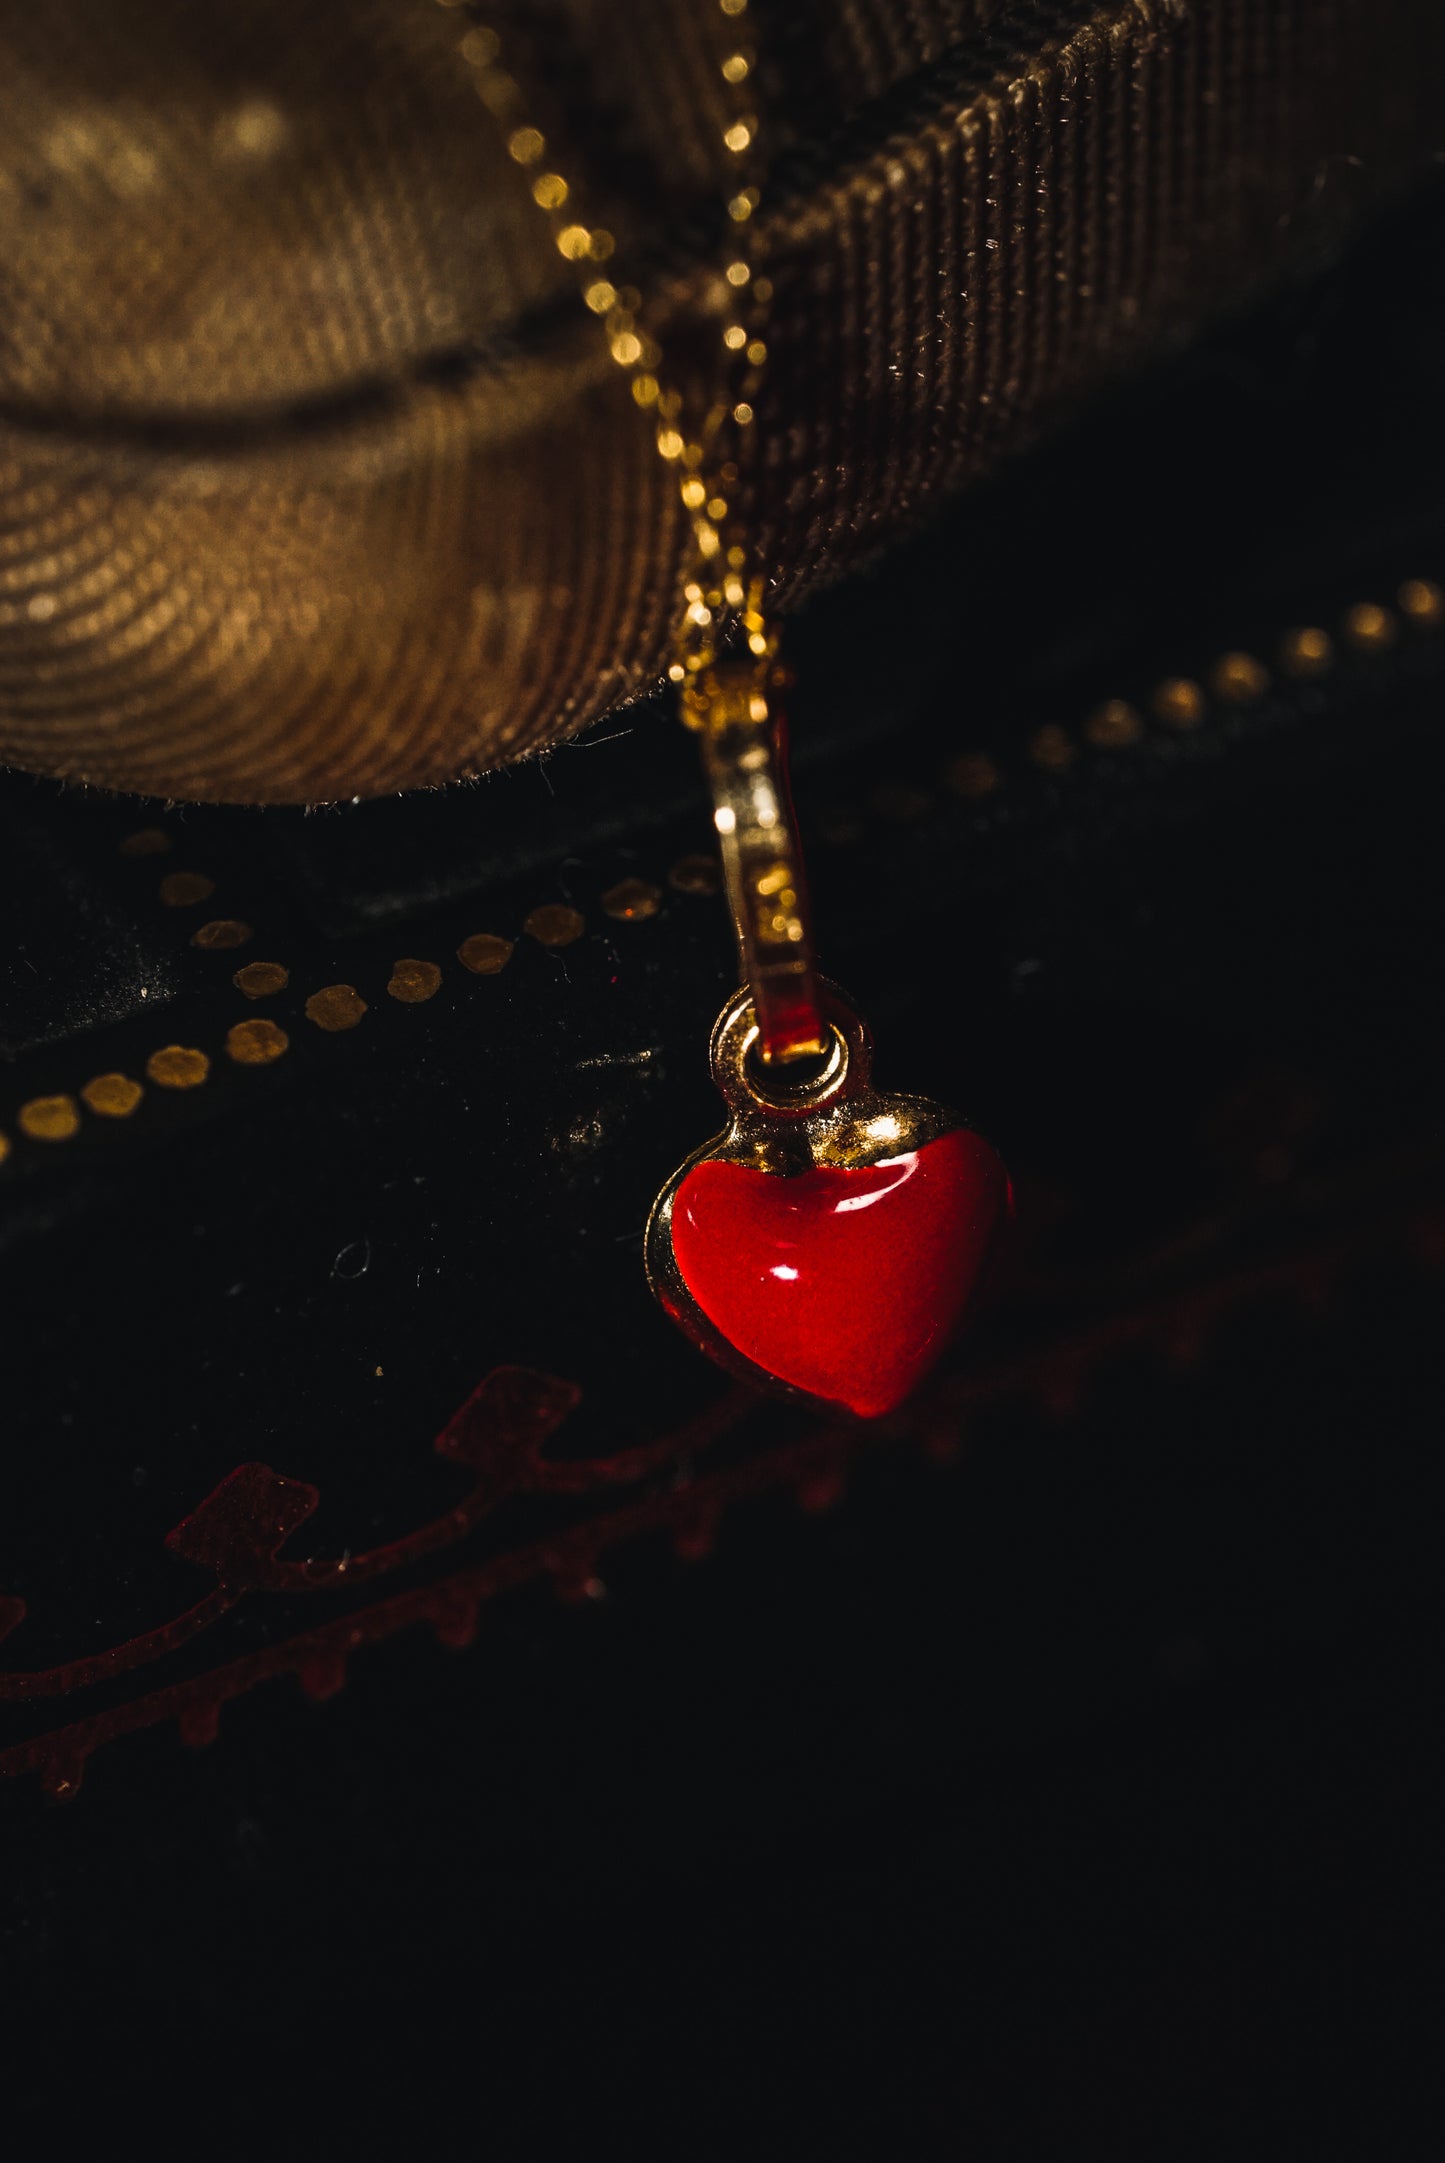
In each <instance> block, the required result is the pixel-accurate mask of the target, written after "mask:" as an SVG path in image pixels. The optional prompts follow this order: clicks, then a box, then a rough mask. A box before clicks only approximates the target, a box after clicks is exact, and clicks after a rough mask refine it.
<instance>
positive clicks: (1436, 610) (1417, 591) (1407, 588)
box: [1395, 578, 1445, 629]
mask: <svg viewBox="0 0 1445 2163" xmlns="http://www.w3.org/2000/svg"><path fill="white" fill-rule="evenodd" d="M1395 599H1396V600H1397V601H1398V602H1399V604H1400V608H1401V611H1402V612H1403V614H1405V615H1406V616H1408V617H1409V619H1410V621H1411V623H1413V624H1418V625H1419V626H1420V627H1421V628H1422V629H1429V628H1431V627H1433V626H1434V625H1435V624H1437V623H1445V592H1442V591H1441V589H1440V587H1439V586H1437V585H1436V583H1435V581H1434V579H1433V578H1407V579H1406V581H1405V583H1404V585H1403V586H1402V587H1401V588H1400V590H1399V592H1398V593H1397V594H1396V596H1395Z"/></svg>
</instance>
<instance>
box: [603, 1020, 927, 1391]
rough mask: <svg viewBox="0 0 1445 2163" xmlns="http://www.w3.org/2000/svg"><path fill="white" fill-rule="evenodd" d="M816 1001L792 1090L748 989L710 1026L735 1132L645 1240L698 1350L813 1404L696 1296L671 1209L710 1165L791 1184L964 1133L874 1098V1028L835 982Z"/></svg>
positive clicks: (655, 1285)
mask: <svg viewBox="0 0 1445 2163" xmlns="http://www.w3.org/2000/svg"><path fill="white" fill-rule="evenodd" d="M817 996H818V1003H819V1010H820V1013H821V1016H822V1021H823V1045H822V1050H821V1053H820V1062H819V1063H818V1064H817V1065H815V1066H814V1067H813V1068H811V1069H810V1071H809V1072H808V1073H807V1074H806V1075H805V1076H804V1077H802V1078H801V1079H798V1078H795V1079H793V1080H791V1081H790V1080H789V1078H788V1074H787V1070H786V1069H783V1070H782V1071H781V1072H779V1071H777V1070H776V1069H768V1068H765V1067H764V1066H763V1065H762V1063H761V1059H760V1056H759V1055H760V1049H761V1043H762V1033H761V1027H760V1024H759V1019H758V1013H757V1009H756V1006H755V1005H754V1002H753V998H752V995H751V993H750V992H749V991H748V990H747V989H746V988H744V989H743V990H740V991H737V992H735V993H734V994H733V996H732V998H731V999H729V1001H728V1003H727V1005H726V1006H725V1007H724V1008H723V1010H722V1012H721V1014H720V1015H719V1016H718V1018H717V1021H716V1023H715V1024H714V1026H713V1032H712V1041H711V1044H710V1045H709V1050H708V1056H709V1060H710V1062H711V1066H712V1078H713V1081H714V1083H715V1084H716V1086H717V1088H718V1091H719V1093H720V1094H721V1096H722V1098H723V1101H724V1103H725V1104H726V1105H727V1108H728V1113H729V1119H728V1124H727V1125H726V1126H725V1127H724V1128H723V1130H722V1132H721V1133H720V1134H716V1135H714V1136H713V1138H712V1140H711V1141H708V1142H704V1144H703V1146H702V1147H701V1148H700V1149H695V1150H694V1151H693V1153H692V1155H691V1156H690V1157H688V1158H687V1159H686V1161H685V1162H684V1163H682V1164H680V1165H679V1166H678V1168H677V1170H676V1171H675V1172H674V1173H673V1175H672V1177H671V1178H670V1179H669V1180H668V1182H667V1184H666V1186H665V1187H664V1188H663V1190H662V1192H661V1193H660V1194H659V1195H658V1197H657V1200H656V1201H655V1202H654V1203H653V1205H652V1212H651V1214H650V1216H649V1217H648V1220H647V1230H646V1233H645V1235H644V1239H643V1257H644V1261H645V1263H646V1267H647V1281H648V1283H649V1284H650V1285H651V1287H652V1290H653V1292H654V1294H655V1296H656V1297H657V1299H658V1300H659V1301H660V1302H661V1304H662V1305H663V1307H664V1308H665V1309H666V1310H667V1312H668V1314H670V1315H671V1317H672V1319H673V1320H674V1321H675V1322H676V1323H677V1324H678V1326H679V1327H680V1328H681V1329H682V1330H683V1331H684V1333H685V1334H686V1335H687V1336H689V1337H690V1338H691V1339H692V1341H693V1343H694V1344H695V1345H697V1347H698V1348H699V1350H701V1351H704V1352H706V1353H708V1354H709V1356H710V1357H711V1358H713V1359H715V1360H716V1361H717V1362H718V1364H719V1365H720V1366H721V1367H724V1368H725V1369H726V1370H727V1371H728V1372H729V1373H730V1374H734V1375H736V1376H737V1377H738V1378H739V1380H741V1381H745V1382H751V1383H754V1384H758V1383H766V1384H767V1386H768V1387H769V1388H770V1389H772V1390H773V1391H775V1392H777V1393H779V1394H782V1395H784V1396H788V1397H795V1398H806V1395H807V1393H806V1392H805V1391H801V1390H794V1389H791V1388H788V1387H787V1386H786V1385H784V1384H782V1383H780V1382H779V1381H778V1380H777V1378H776V1376H774V1375H772V1374H770V1373H768V1371H767V1370H766V1369H765V1368H761V1367H759V1366H757V1365H756V1364H755V1363H754V1362H753V1361H752V1360H750V1359H748V1358H747V1357H746V1355H745V1354H743V1353H742V1352H740V1351H739V1350H738V1349H737V1347H736V1345H734V1344H732V1343H730V1342H729V1341H728V1339H727V1338H725V1337H724V1336H723V1335H722V1334H721V1332H720V1331H719V1330H718V1329H717V1328H716V1327H715V1325H714V1324H713V1323H712V1322H711V1321H710V1320H709V1319H708V1317H707V1316H706V1315H705V1314H704V1313H703V1311H702V1309H701V1308H700V1307H699V1306H698V1304H697V1301H696V1300H695V1299H694V1298H693V1296H692V1294H691V1292H690V1291H689V1290H688V1287H687V1284H686V1282H685V1280H684V1278H683V1275H682V1272H681V1271H680V1270H679V1268H678V1266H677V1258H676V1254H675V1252H674V1249H673V1240H672V1214H673V1205H674V1203H675V1201H676V1199H677V1194H678V1190H679V1188H680V1187H681V1185H682V1183H683V1181H684V1180H685V1179H686V1177H687V1175H688V1173H689V1172H690V1171H692V1170H693V1168H694V1166H696V1165H698V1164H703V1163H707V1162H708V1161H710V1160H715V1161H720V1162H724V1163H732V1164H741V1165H744V1166H746V1167H747V1169H748V1170H750V1171H759V1172H771V1173H776V1174H779V1175H781V1176H783V1177H787V1176H789V1175H791V1174H795V1173H798V1172H807V1171H812V1170H813V1169H815V1168H816V1167H817V1166H819V1165H828V1166H831V1167H833V1168H834V1169H837V1170H857V1169H859V1168H860V1167H862V1166H864V1165H869V1164H876V1163H877V1162H878V1161H879V1160H880V1159H881V1158H885V1157H897V1156H902V1155H905V1154H907V1152H909V1151H910V1150H916V1149H922V1148H924V1147H925V1146H926V1145H927V1144H928V1143H929V1142H932V1141H937V1139H938V1137H939V1136H940V1135H941V1134H948V1133H951V1132H953V1130H954V1129H955V1128H958V1127H962V1126H964V1125H966V1123H967V1122H966V1121H965V1120H963V1119H962V1118H960V1117H959V1115H958V1114H957V1113H956V1112H952V1111H949V1110H948V1109H947V1108H946V1107H945V1106H943V1105H941V1104H935V1103H934V1102H933V1101H932V1099H931V1098H928V1097H909V1096H891V1095H882V1094H880V1093H879V1092H878V1091H877V1090H875V1089H874V1087H873V1081H872V1071H873V1040H872V1038H871V1036H870V1035H869V1033H868V1028H867V1025H866V1023H864V1022H863V1021H862V1020H861V1019H860V1017H859V1016H858V1014H857V1013H856V1012H855V1011H854V1008H853V1006H852V1004H851V1003H850V1001H849V1000H848V999H847V998H846V997H845V996H844V994H843V993H842V992H841V991H840V990H839V989H838V987H837V985H836V984H830V983H829V982H828V981H827V980H826V978H819V979H818V982H817Z"/></svg>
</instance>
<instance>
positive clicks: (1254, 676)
mask: <svg viewBox="0 0 1445 2163" xmlns="http://www.w3.org/2000/svg"><path fill="white" fill-rule="evenodd" d="M1209 688H1210V690H1211V691H1212V692H1213V693H1214V696H1215V697H1216V698H1219V699H1223V700H1224V703H1225V704H1226V705H1227V706H1252V705H1253V704H1254V702H1255V700H1256V699H1261V698H1263V697H1264V694H1265V692H1266V691H1267V690H1268V689H1269V670H1268V669H1267V668H1266V667H1265V665H1264V663H1263V662H1262V661H1256V660H1255V658H1254V655H1253V654H1252V653H1222V654H1221V655H1220V657H1219V659H1218V660H1217V661H1216V662H1215V664H1214V666H1213V668H1212V669H1211V670H1210V671H1209Z"/></svg>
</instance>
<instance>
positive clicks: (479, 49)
mask: <svg viewBox="0 0 1445 2163" xmlns="http://www.w3.org/2000/svg"><path fill="white" fill-rule="evenodd" d="M442 5H443V6H444V7H455V6H457V5H458V0H442ZM501 49H502V41H501V39H500V38H499V37H498V36H497V33H496V31H495V30H480V29H478V30H469V31H468V32H467V34H466V36H465V37H464V38H463V39H462V40H461V41H460V43H459V44H458V46H457V51H458V52H459V53H460V54H461V56H462V58H463V60H465V61H466V62H467V63H468V64H469V65H470V66H471V67H474V68H486V67H490V66H491V64H492V62H493V61H494V60H495V59H496V57H497V54H498V53H499V52H500V51H501Z"/></svg>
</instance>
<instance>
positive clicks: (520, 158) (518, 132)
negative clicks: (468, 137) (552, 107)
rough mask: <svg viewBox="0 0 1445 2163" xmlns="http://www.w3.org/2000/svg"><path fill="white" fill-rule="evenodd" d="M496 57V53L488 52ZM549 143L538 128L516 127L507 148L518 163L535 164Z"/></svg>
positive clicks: (490, 56) (508, 140)
mask: <svg viewBox="0 0 1445 2163" xmlns="http://www.w3.org/2000/svg"><path fill="white" fill-rule="evenodd" d="M487 57H488V58H489V59H495V57H496V55H495V54H488V56H487ZM546 147H547V145H546V143H545V142H544V140H543V138H542V136H541V135H540V134H539V132H538V131H537V129H536V128H516V129H514V130H513V132H512V134H511V135H510V136H509V137H508V138H507V148H508V150H509V151H510V152H511V154H512V156H513V157H514V158H515V159H516V161H517V163H518V165H535V164H536V162H537V160H538V159H539V158H540V157H541V155H542V152H543V151H544V150H545V149H546Z"/></svg>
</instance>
